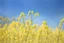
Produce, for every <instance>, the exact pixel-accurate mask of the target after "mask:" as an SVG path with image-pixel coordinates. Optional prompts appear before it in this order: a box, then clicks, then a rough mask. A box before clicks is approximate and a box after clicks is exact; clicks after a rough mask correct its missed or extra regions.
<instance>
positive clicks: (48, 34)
mask: <svg viewBox="0 0 64 43" xmlns="http://www.w3.org/2000/svg"><path fill="white" fill-rule="evenodd" d="M29 13H30V11H29ZM21 14H23V15H22V16H19V17H18V21H12V22H11V23H10V24H5V25H4V26H3V27H1V28H0V43H64V31H62V30H61V29H59V27H60V28H61V26H62V25H61V24H62V23H60V24H59V27H57V28H56V29H55V30H53V29H52V28H50V27H49V26H48V24H47V22H46V21H43V22H42V25H41V26H39V25H38V24H33V23H32V21H33V20H32V19H31V17H30V15H29V18H30V20H26V21H24V16H25V15H24V13H23V12H22V13H21ZM32 14H33V11H32ZM37 14H38V13H36V15H37ZM22 17H23V23H21V22H20V19H21V18H22ZM63 20H64V19H63ZM63 20H61V21H60V22H63ZM0 25H1V24H0Z"/></svg>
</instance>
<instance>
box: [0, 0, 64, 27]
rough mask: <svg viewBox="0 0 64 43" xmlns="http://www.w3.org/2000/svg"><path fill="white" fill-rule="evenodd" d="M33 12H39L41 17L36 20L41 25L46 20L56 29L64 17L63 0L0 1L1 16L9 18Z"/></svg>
mask: <svg viewBox="0 0 64 43" xmlns="http://www.w3.org/2000/svg"><path fill="white" fill-rule="evenodd" d="M29 10H33V11H34V12H39V14H40V17H38V18H37V19H35V20H34V22H35V23H38V24H41V23H42V21H43V20H46V21H47V23H48V25H49V26H51V27H56V26H57V25H58V23H59V21H60V19H61V18H63V17H64V1H63V0H0V15H2V16H7V17H10V18H11V17H13V16H14V17H17V16H19V14H20V12H25V14H27V12H28V11H29Z"/></svg>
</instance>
